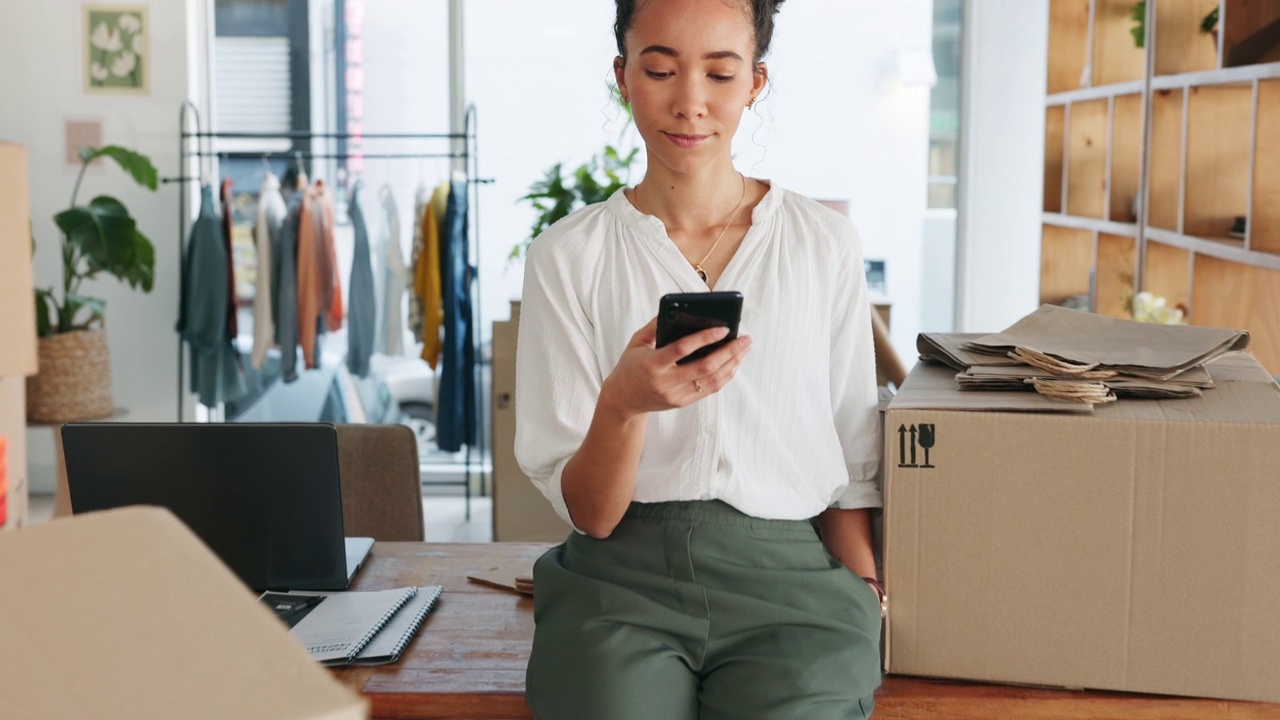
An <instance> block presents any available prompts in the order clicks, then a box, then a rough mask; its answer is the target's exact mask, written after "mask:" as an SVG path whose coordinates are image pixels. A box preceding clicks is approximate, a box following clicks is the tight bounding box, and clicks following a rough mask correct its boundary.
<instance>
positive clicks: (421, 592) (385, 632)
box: [351, 585, 444, 665]
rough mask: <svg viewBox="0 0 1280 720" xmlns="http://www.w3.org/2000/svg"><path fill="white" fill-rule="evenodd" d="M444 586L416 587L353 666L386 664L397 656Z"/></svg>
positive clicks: (353, 661) (413, 634)
mask: <svg viewBox="0 0 1280 720" xmlns="http://www.w3.org/2000/svg"><path fill="white" fill-rule="evenodd" d="M443 592H444V588H443V587H440V586H439V585H433V586H431V587H420V588H418V594H417V595H415V596H414V597H413V599H412V600H410V601H409V602H407V603H405V605H404V607H402V608H400V609H399V610H398V611H396V614H395V615H392V616H391V621H390V622H388V623H387V624H386V627H384V628H382V630H380V631H379V632H378V633H377V634H376V635H374V636H373V640H372V641H370V642H369V644H368V645H366V646H365V647H364V649H363V650H361V651H360V654H359V655H357V656H356V658H355V659H354V660H352V661H351V664H352V665H385V664H387V663H393V662H395V661H397V660H399V659H400V653H402V652H404V648H405V646H406V645H408V644H409V641H410V640H412V639H413V637H414V636H415V635H417V634H418V628H420V627H422V623H423V622H424V621H425V620H426V619H427V613H429V612H431V610H432V609H433V608H434V607H435V606H436V601H437V600H439V599H440V594H441V593H443Z"/></svg>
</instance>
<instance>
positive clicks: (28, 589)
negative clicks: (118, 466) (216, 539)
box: [0, 507, 368, 720]
mask: <svg viewBox="0 0 1280 720" xmlns="http://www.w3.org/2000/svg"><path fill="white" fill-rule="evenodd" d="M0 576H3V578H4V581H3V582H2V583H0V638H3V639H4V640H3V648H4V651H3V652H0V677H3V678H4V679H5V688H6V689H5V690H4V692H3V693H0V717H4V718H10V717H12V718H23V720H45V719H46V718H47V719H48V720H65V719H66V718H97V719H99V720H148V719H150V718H182V719H183V720H215V719H216V720H225V719H226V718H237V719H238V720H257V719H260V720H357V719H360V718H366V717H368V714H367V710H366V708H365V706H364V702H363V701H362V700H360V699H359V698H358V697H357V696H356V695H355V694H353V693H352V692H351V691H349V690H347V689H346V688H344V687H342V686H341V685H340V684H339V683H338V682H337V681H336V680H334V679H333V677H332V676H330V674H329V673H328V671H326V670H325V669H324V668H322V667H321V666H320V665H317V664H316V663H315V662H313V661H312V660H311V658H310V657H309V656H308V655H307V653H306V651H305V650H304V649H303V648H302V646H301V645H299V644H298V642H297V641H295V640H294V639H293V638H292V637H290V636H289V634H288V631H287V630H286V629H285V627H284V625H283V624H282V623H280V622H279V621H278V620H276V619H275V617H274V616H273V615H272V614H271V612H270V611H269V610H268V609H266V608H265V607H264V606H262V605H261V604H260V603H259V602H258V600H257V599H256V598H255V597H254V596H253V594H252V593H250V592H249V591H248V590H247V589H246V588H245V587H244V586H243V585H241V584H240V582H239V580H237V579H236V577H235V576H234V575H233V574H232V573H231V571H230V570H228V569H227V568H226V567H225V566H224V565H223V564H222V563H221V562H220V561H219V560H218V559H217V558H216V557H215V556H214V555H213V553H212V552H210V551H209V550H208V549H207V548H206V547H205V546H204V545H202V544H201V543H200V541H199V540H198V539H197V538H196V536H195V535H193V534H192V533H191V531H190V530H188V529H187V528H186V526H184V525H183V524H182V523H181V522H179V521H178V519H177V518H175V517H174V516H173V515H172V514H170V513H169V512H168V511H167V510H162V509H159V508H148V507H131V508H124V509H121V510H111V511H107V512H100V513H89V514H86V515H78V516H75V517H73V518H67V519H63V520H54V521H51V522H47V523H43V524H40V525H34V526H31V527H29V528H26V529H23V530H20V531H18V532H14V533H8V534H4V535H0Z"/></svg>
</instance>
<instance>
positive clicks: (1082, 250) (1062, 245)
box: [1040, 225, 1093, 305]
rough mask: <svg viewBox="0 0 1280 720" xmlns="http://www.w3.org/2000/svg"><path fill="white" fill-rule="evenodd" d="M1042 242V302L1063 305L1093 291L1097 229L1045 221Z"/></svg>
mask: <svg viewBox="0 0 1280 720" xmlns="http://www.w3.org/2000/svg"><path fill="white" fill-rule="evenodd" d="M1043 232H1044V235H1043V238H1042V240H1041V244H1040V302H1041V303H1051V304H1054V305H1059V304H1061V303H1062V301H1063V300H1066V299H1067V298H1069V297H1074V296H1076V295H1087V294H1088V293H1089V274H1090V272H1091V271H1092V270H1093V232H1092V231H1090V230H1081V229H1079V228H1069V227H1061V226H1058V225H1045V226H1044V230H1043Z"/></svg>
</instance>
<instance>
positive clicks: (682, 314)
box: [657, 291, 742, 365]
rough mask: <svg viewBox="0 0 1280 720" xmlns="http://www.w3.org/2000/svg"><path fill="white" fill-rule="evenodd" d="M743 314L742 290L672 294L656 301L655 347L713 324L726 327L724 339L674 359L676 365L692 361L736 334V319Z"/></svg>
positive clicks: (710, 326) (707, 353)
mask: <svg viewBox="0 0 1280 720" xmlns="http://www.w3.org/2000/svg"><path fill="white" fill-rule="evenodd" d="M741 317H742V293H740V292H736V291H712V292H702V293H671V294H668V295H663V296H662V299H661V300H660V301H658V342H657V346H658V347H663V346H664V345H669V344H671V343H673V342H675V341H676V340H679V339H680V338H682V337H684V336H685V335H689V334H691V333H695V332H698V331H699V330H706V329H707V328H713V327H727V328H729V334H728V335H726V336H725V337H724V338H723V339H721V340H718V341H716V342H713V343H711V344H710V345H704V346H703V347H701V348H698V349H697V350H694V351H693V352H692V353H690V354H688V355H686V356H684V357H683V358H680V359H679V360H678V361H676V364H677V365H683V364H685V363H688V362H693V361H694V360H697V359H699V358H703V357H706V356H707V355H710V354H711V353H713V352H715V351H716V350H717V349H718V348H720V347H721V346H723V345H724V344H725V343H727V342H729V341H730V340H733V339H734V338H736V337H738V322H739V320H740V319H741Z"/></svg>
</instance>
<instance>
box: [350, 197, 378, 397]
mask: <svg viewBox="0 0 1280 720" xmlns="http://www.w3.org/2000/svg"><path fill="white" fill-rule="evenodd" d="M358 198H359V194H358V193H352V195H351V203H350V204H349V205H348V206H347V214H348V215H349V216H350V217H351V226H352V229H353V230H354V231H355V236H356V244H355V252H354V254H353V255H352V258H351V282H350V284H349V285H348V286H347V369H348V370H350V371H351V373H352V374H353V375H355V376H357V377H365V376H367V375H368V374H369V356H370V355H372V354H373V336H374V331H375V330H376V329H377V326H378V306H377V302H378V301H377V297H376V296H375V294H374V289H373V264H372V262H371V259H370V257H369V231H368V229H367V228H366V227H365V224H364V213H363V212H362V211H361V210H360V201H359V199H358Z"/></svg>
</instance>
